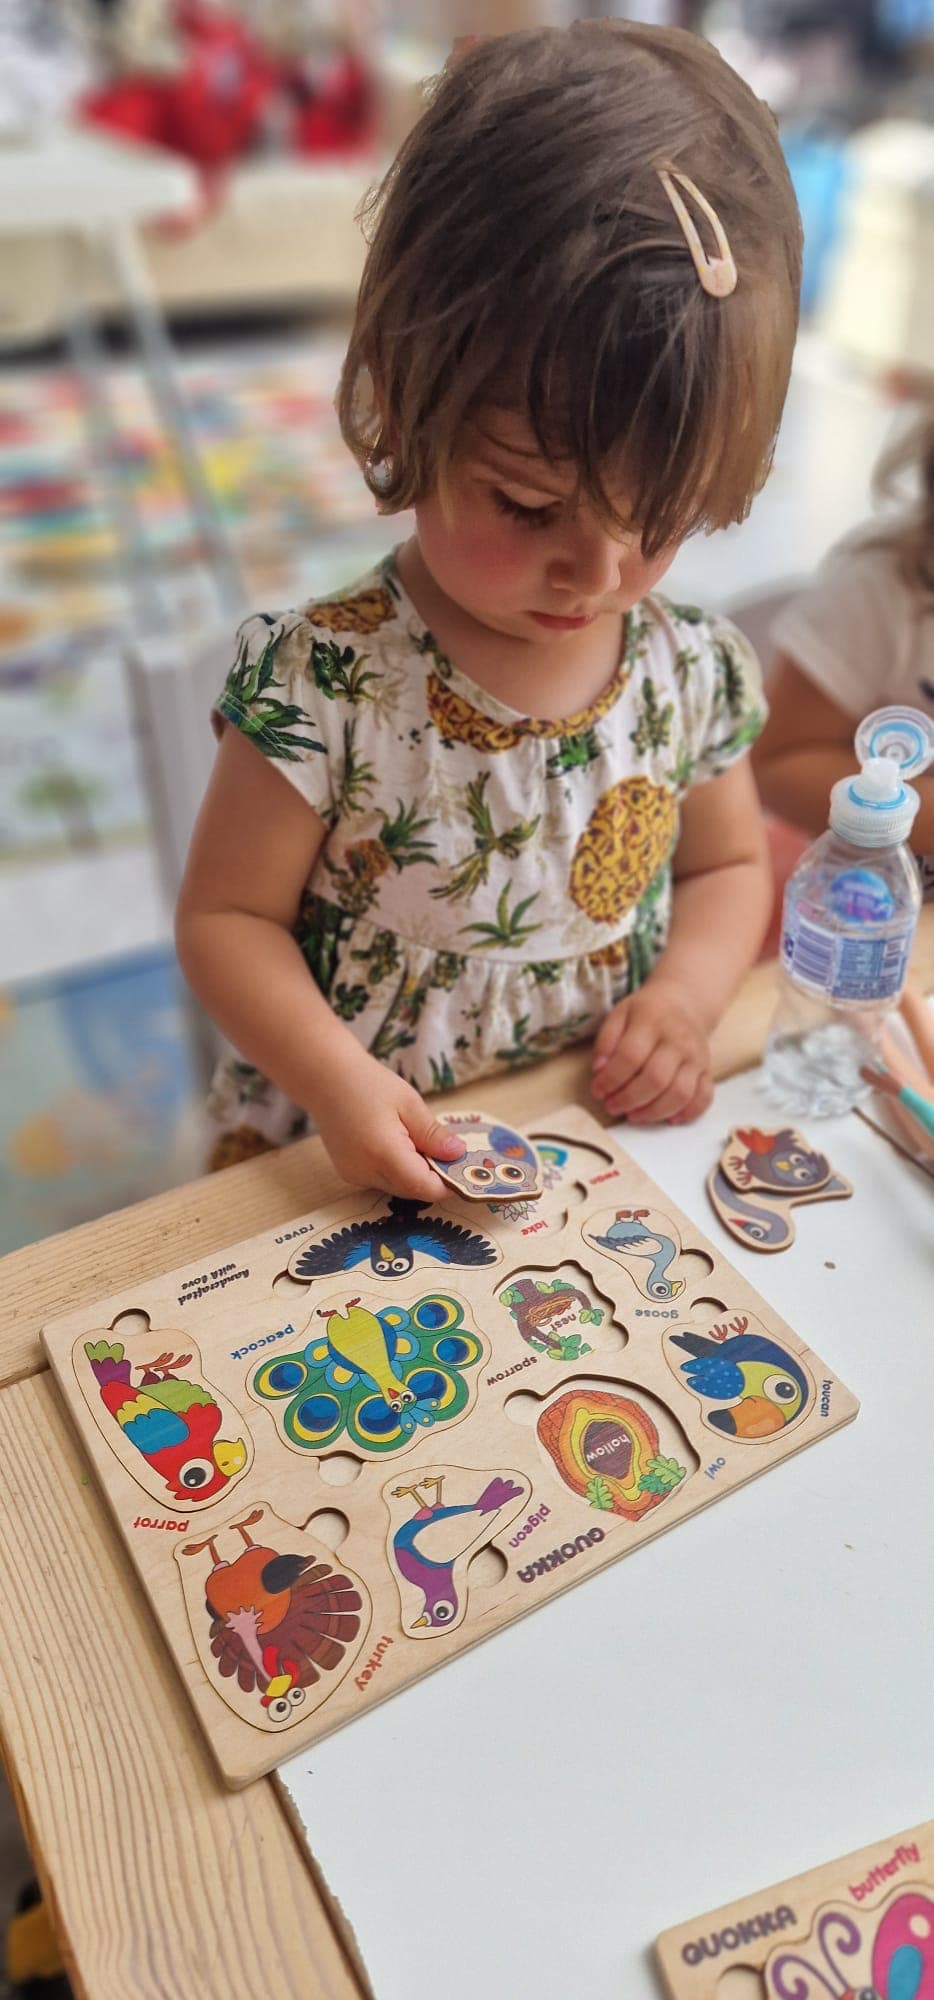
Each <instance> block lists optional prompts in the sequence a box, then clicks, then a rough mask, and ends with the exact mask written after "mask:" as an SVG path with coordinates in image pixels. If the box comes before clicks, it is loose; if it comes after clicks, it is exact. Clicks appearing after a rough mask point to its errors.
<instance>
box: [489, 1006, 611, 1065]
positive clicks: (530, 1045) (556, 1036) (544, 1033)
mask: <svg viewBox="0 0 934 2000" xmlns="http://www.w3.org/2000/svg"><path fill="white" fill-rule="evenodd" d="M589 1025H590V1015H589V1014H569V1015H567V1017H566V1019H565V1020H563V1021H561V1022H558V1023H555V1024H554V1025H552V1026H551V1027H548V1028H538V1029H536V1031H535V1033H534V1034H533V1035H530V1034H529V1033H528V1026H529V1015H528V1014H523V1015H521V1016H520V1018H519V1020H518V1021H514V1022H513V1024H512V1046H511V1047H510V1048H508V1049H496V1051H495V1056H496V1061H497V1062H501V1063H505V1064H506V1065H507V1067H508V1068H509V1069H521V1068H522V1067H523V1065H524V1064H525V1063H534V1062H540V1061H541V1058H542V1056H547V1055H552V1054H553V1053H554V1051H555V1049H561V1048H565V1047H566V1046H567V1044H568V1043H569V1042H576V1041H578V1040H579V1039H580V1036H581V1035H582V1034H583V1031H584V1029H585V1028H586V1027H588V1026H589Z"/></svg>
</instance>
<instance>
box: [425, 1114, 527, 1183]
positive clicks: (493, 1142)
mask: <svg viewBox="0 0 934 2000" xmlns="http://www.w3.org/2000/svg"><path fill="white" fill-rule="evenodd" d="M441 1123H442V1125H446V1126H447V1129H448V1131H449V1132H455V1133H456V1134H457V1137H458V1138H459V1139H462V1140H463V1142H464V1145H465V1147H466V1151H465V1152H464V1153H462V1154H461V1157H460V1159H459V1160H432V1162H431V1164H432V1166H433V1167H434V1169H435V1172H436V1173H438V1174H440V1176H441V1179H442V1180H443V1181H447V1184H448V1186H449V1187H452V1188H453V1189H454V1191H455V1194H462V1195H464V1196H465V1197H466V1199H467V1200H468V1201H488V1202H500V1201H537V1200H538V1197H539V1195H541V1194H542V1193H543V1192H544V1186H545V1183H544V1179H543V1175H542V1162H541V1160H540V1159H539V1157H538V1154H537V1153H536V1151H535V1149H534V1147H533V1146H530V1145H529V1142H528V1140H527V1139H525V1138H523V1136H522V1133H521V1132H516V1131H514V1130H513V1127H512V1126H511V1125H503V1124H502V1123H501V1121H500V1120H499V1119H497V1118H490V1117H488V1116H487V1115H486V1113H484V1112H483V1111H442V1113H441Z"/></svg>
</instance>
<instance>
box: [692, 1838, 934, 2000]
mask: <svg viewBox="0 0 934 2000" xmlns="http://www.w3.org/2000/svg"><path fill="white" fill-rule="evenodd" d="M655 1949H656V1953H657V1956H658V1962H659V1965H660V1967H661V1971H662V1976H663V1978H664V1981H665V1987H666V1990H667V1992H668V1994H669V1996H670V2000H827V1996H828V1995H831V1996H837V2000H846V1996H853V2000H930V1996H931V1995H932V1994H934V1820H928V1821H927V1822H926V1823H925V1824H924V1825H923V1826H915V1827H912V1828H911V1829H910V1830H909V1832H907V1833H898V1834H894V1835H892V1836H891V1838H889V1839H888V1840H882V1841H878V1842H876V1843H875V1845H874V1846H872V1847H864V1848H861V1849H860V1851H859V1852H858V1853H856V1854H847V1855H844V1856H843V1858H842V1859H841V1860H838V1861H829V1862H827V1863H826V1864H825V1865H824V1866H823V1867H821V1868H812V1869H810V1870H809V1872H808V1873H807V1874H805V1875H796V1876H794V1877H793V1878H792V1880H791V1881H788V1882H780V1883H779V1884H778V1885H777V1886H775V1887H773V1888H770V1889H760V1890H757V1892H756V1894H755V1895H753V1896H746V1897H744V1898H743V1900H742V1901H741V1902H738V1903H728V1904H727V1905H726V1906H725V1908H724V1909H722V1910H713V1911H711V1912H709V1913H708V1915H707V1916H703V1917H694V1918H692V1919H691V1921H690V1922H689V1923H686V1924H679V1925H678V1926H677V1927H676V1928H675V1929H674V1930H670V1931H663V1932H662V1935H661V1936H660V1938H659V1939H658V1942H657V1944H656V1947H655Z"/></svg>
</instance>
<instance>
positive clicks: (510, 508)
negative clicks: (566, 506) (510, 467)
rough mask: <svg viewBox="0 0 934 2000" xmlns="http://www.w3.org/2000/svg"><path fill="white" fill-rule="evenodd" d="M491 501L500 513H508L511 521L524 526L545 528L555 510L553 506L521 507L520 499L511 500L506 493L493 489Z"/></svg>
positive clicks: (552, 518) (551, 519) (553, 516)
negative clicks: (519, 522)
mask: <svg viewBox="0 0 934 2000" xmlns="http://www.w3.org/2000/svg"><path fill="white" fill-rule="evenodd" d="M493 501H494V505H495V506H496V507H498V509H499V512H500V513H501V514H508V515H509V518H510V520H512V521H521V522H522V524H523V526H524V527H526V528H547V527H548V526H549V524H550V523H551V522H552V521H553V520H554V518H555V514H556V512H557V509H556V508H554V507H523V506H522V503H521V501H519V500H511V499H510V497H509V494H508V493H500V492H498V491H497V490H495V489H494V492H493Z"/></svg>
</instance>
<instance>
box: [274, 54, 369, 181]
mask: <svg viewBox="0 0 934 2000" xmlns="http://www.w3.org/2000/svg"><path fill="white" fill-rule="evenodd" d="M286 87H287V90H288V93H289V96H290V98H291V100H292V105H293V110H292V115H291V118H290V119H289V121H288V125H287V135H288V139H289V142H290V144H291V146H292V147H293V148H294V150H295V151H296V152H297V153H330V154H331V155H338V156H339V155H341V154H344V153H359V152H362V151H364V150H366V149H367V148H369V147H370V146H371V145H373V143H374V142H375V138H376V99H375V93H374V90H373V83H372V79H371V77H370V75H369V73H368V71H367V70H366V69H365V67H364V65H363V63H362V62H361V61H360V58H359V56H356V55H354V54H353V52H352V51H351V50H349V49H348V50H342V51H339V52H338V53H337V54H336V55H335V56H334V57H333V58H332V60H331V61H330V62H328V63H325V64H322V65H321V66H320V67H319V68H316V69H312V70H310V71H309V70H307V69H304V70H299V71H297V72H293V74H292V75H291V76H289V77H288V78H287V79H286Z"/></svg>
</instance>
